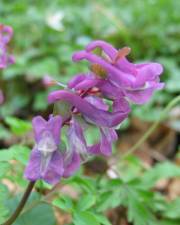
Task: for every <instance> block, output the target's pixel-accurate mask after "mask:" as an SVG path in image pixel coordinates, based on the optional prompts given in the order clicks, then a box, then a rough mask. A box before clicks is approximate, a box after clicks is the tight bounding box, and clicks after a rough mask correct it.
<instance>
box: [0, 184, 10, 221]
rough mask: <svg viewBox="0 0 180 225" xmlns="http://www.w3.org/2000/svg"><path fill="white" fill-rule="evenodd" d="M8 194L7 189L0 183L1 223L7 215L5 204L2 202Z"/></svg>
mask: <svg viewBox="0 0 180 225" xmlns="http://www.w3.org/2000/svg"><path fill="white" fill-rule="evenodd" d="M7 196H8V189H7V188H6V186H5V185H3V184H0V223H3V222H4V221H5V219H6V217H7V215H8V212H9V210H8V208H7V207H6V206H5V204H4V202H5V199H6V198H7Z"/></svg>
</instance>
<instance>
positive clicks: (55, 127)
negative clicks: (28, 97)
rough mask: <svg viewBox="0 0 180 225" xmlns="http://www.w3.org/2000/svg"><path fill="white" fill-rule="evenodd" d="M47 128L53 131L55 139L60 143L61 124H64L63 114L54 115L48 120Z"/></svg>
mask: <svg viewBox="0 0 180 225" xmlns="http://www.w3.org/2000/svg"><path fill="white" fill-rule="evenodd" d="M46 126H47V129H48V130H50V131H51V133H52V134H53V137H54V140H55V142H56V144H57V145H58V144H59V143H60V134H61V126H62V118H61V116H52V117H50V119H49V120H48V122H47V125H46Z"/></svg>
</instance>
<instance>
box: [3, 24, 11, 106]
mask: <svg viewBox="0 0 180 225" xmlns="http://www.w3.org/2000/svg"><path fill="white" fill-rule="evenodd" d="M12 35H13V30H12V28H11V27H9V26H5V25H3V24H0V69H4V68H6V67H7V66H8V65H9V64H12V63H14V57H13V56H12V55H8V53H7V45H8V43H9V41H10V40H11V38H12ZM3 102H4V95H3V92H2V91H1V90H0V105H1V104H2V103H3Z"/></svg>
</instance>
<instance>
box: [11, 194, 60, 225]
mask: <svg viewBox="0 0 180 225" xmlns="http://www.w3.org/2000/svg"><path fill="white" fill-rule="evenodd" d="M38 200H40V196H39V195H38V194H36V193H32V195H31V197H30V199H29V201H28V203H27V208H28V206H30V205H31V204H33V202H35V201H38ZM19 201H20V197H15V198H13V199H10V200H9V201H8V203H7V205H8V207H9V209H10V211H11V213H12V212H13V211H14V209H15V208H16V207H17V205H18V203H19ZM32 224H33V225H40V224H43V225H55V224H56V220H55V216H54V212H53V209H52V207H51V206H50V205H48V204H46V203H40V204H38V205H36V207H33V208H30V209H29V210H27V211H25V212H24V213H23V214H22V215H20V216H19V217H18V218H17V220H16V221H15V222H14V223H13V225H32Z"/></svg>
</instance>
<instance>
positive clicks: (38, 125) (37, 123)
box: [32, 116, 47, 142]
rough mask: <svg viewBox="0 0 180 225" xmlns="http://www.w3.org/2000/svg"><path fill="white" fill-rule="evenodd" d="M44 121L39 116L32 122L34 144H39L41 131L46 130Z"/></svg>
mask: <svg viewBox="0 0 180 225" xmlns="http://www.w3.org/2000/svg"><path fill="white" fill-rule="evenodd" d="M46 124H47V122H46V120H45V119H43V118H42V117H41V116H36V117H34V118H33V120H32V125H33V131H34V136H35V140H36V142H39V141H40V139H41V135H42V133H43V131H44V130H45V129H46Z"/></svg>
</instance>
